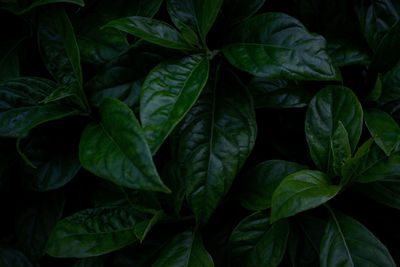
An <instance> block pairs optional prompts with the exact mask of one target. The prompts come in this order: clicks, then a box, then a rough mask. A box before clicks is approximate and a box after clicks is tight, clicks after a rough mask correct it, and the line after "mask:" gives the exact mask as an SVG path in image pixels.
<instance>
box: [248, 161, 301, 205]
mask: <svg viewBox="0 0 400 267" xmlns="http://www.w3.org/2000/svg"><path fill="white" fill-rule="evenodd" d="M304 169H306V167H305V166H302V165H300V164H297V163H294V162H289V161H284V160H268V161H265V162H263V163H260V164H258V165H257V166H256V167H254V168H252V169H251V170H250V171H249V172H248V173H247V174H246V175H244V177H243V182H242V184H241V186H240V192H241V197H240V203H241V204H242V206H244V207H245V208H247V209H249V210H254V211H256V210H265V209H269V208H270V207H271V199H272V194H273V193H274V191H275V189H276V188H277V187H278V185H279V184H280V183H281V181H282V180H283V179H284V178H285V177H286V176H288V175H289V174H292V173H294V172H297V171H300V170H304Z"/></svg>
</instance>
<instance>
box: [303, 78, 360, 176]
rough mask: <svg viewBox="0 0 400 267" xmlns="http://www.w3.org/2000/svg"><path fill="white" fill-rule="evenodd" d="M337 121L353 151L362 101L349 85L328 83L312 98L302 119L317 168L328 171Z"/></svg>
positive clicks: (358, 128)
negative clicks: (303, 119)
mask: <svg viewBox="0 0 400 267" xmlns="http://www.w3.org/2000/svg"><path fill="white" fill-rule="evenodd" d="M339 121H341V122H342V124H343V126H344V128H345V129H346V131H347V134H348V138H349V143H350V147H351V152H354V150H355V149H356V146H357V143H358V140H359V139H360V136H361V130H362V123H363V111H362V107H361V104H360V103H359V102H358V99H357V97H356V96H355V94H354V93H353V92H352V91H351V90H350V89H349V88H346V87H342V86H335V85H331V86H327V87H325V88H324V89H322V90H321V91H319V92H318V93H317V94H316V95H315V96H314V98H313V99H312V100H311V102H310V104H309V106H308V109H307V114H306V122H305V132H306V139H307V143H308V147H309V149H310V153H311V157H312V159H313V161H314V163H315V165H316V166H317V167H318V168H319V169H320V170H323V171H329V172H330V169H331V167H332V149H331V139H332V136H333V133H334V130H335V129H336V128H337V127H338V123H339Z"/></svg>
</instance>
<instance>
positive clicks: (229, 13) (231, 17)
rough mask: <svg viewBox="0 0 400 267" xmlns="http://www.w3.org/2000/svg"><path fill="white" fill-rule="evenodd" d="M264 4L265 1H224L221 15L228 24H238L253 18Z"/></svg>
mask: <svg viewBox="0 0 400 267" xmlns="http://www.w3.org/2000/svg"><path fill="white" fill-rule="evenodd" d="M264 3H265V0H246V1H243V0H224V3H223V4H222V7H221V15H222V16H223V17H224V18H225V19H226V20H227V24H228V22H229V23H230V24H236V23H238V22H240V21H243V20H245V19H247V18H250V17H251V16H253V15H254V14H255V13H256V12H257V11H258V10H259V9H260V8H261V7H262V6H263V5H264ZM228 25H229V24H228Z"/></svg>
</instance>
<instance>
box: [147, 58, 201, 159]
mask: <svg viewBox="0 0 400 267" xmlns="http://www.w3.org/2000/svg"><path fill="white" fill-rule="evenodd" d="M208 69H209V63H208V59H207V58H205V57H203V56H201V55H192V56H189V57H185V58H183V59H180V60H178V61H175V62H168V63H161V64H160V65H158V66H156V67H155V68H154V69H153V70H152V71H151V72H150V73H149V75H148V76H147V77H146V80H145V81H144V83H143V86H142V90H141V94H140V120H141V123H142V127H143V129H144V132H145V134H146V137H147V140H148V143H149V147H150V150H151V151H152V153H153V154H155V152H156V151H157V150H158V148H159V147H160V146H161V144H162V143H163V141H164V140H165V139H166V138H167V137H168V135H169V134H170V133H171V131H172V130H173V129H174V127H175V126H176V125H177V124H178V122H179V121H181V120H182V118H183V117H184V116H185V115H186V113H187V112H188V111H189V110H190V108H191V107H192V105H193V104H194V103H195V101H196V100H197V98H198V97H199V95H200V93H201V90H202V89H203V87H204V85H205V84H206V82H207V78H208Z"/></svg>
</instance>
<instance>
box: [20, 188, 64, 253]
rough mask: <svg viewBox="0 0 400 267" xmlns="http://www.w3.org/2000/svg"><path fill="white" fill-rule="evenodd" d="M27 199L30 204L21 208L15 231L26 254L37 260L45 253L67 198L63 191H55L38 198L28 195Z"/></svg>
mask: <svg viewBox="0 0 400 267" xmlns="http://www.w3.org/2000/svg"><path fill="white" fill-rule="evenodd" d="M34 196H35V195H34ZM26 200H29V205H28V206H25V207H21V208H20V209H19V211H18V213H17V216H16V219H15V232H16V234H17V239H18V244H19V245H20V246H21V248H22V250H23V251H24V252H25V254H26V255H27V256H28V257H29V258H30V259H32V260H33V261H37V260H39V259H40V258H41V257H42V256H44V254H45V252H44V248H45V246H46V242H47V239H48V238H49V236H50V233H51V231H52V230H53V227H54V226H55V225H56V223H57V221H58V220H59V219H60V217H61V215H62V213H63V210H64V201H65V199H64V194H63V193H62V192H57V191H54V192H51V193H49V194H40V195H37V197H36V198H31V197H27V199H26Z"/></svg>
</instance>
